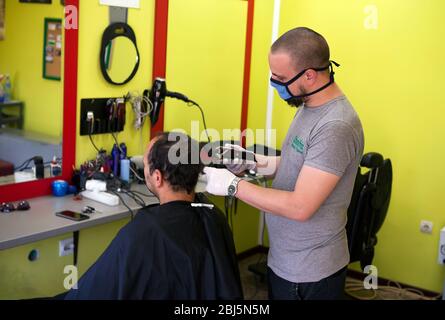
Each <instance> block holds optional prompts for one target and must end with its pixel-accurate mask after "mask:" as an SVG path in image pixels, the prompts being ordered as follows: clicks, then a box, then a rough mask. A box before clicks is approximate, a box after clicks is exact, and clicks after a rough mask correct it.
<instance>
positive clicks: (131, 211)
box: [109, 190, 134, 221]
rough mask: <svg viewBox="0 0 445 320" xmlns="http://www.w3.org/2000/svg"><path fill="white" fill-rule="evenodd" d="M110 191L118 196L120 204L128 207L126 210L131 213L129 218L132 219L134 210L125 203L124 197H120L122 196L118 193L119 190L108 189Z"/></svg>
mask: <svg viewBox="0 0 445 320" xmlns="http://www.w3.org/2000/svg"><path fill="white" fill-rule="evenodd" d="M109 191H110V192H112V193H114V194H115V195H117V196H118V198H119V199H120V200H121V201H122V204H123V205H124V206H125V207H126V208H127V209H128V211H129V212H130V214H131V220H132V221H133V219H134V212H133V210H131V208H130V207H129V206H128V205H127V203H126V202H125V201H124V199H123V198H122V196H121V195H120V194H119V192H116V191H114V190H109Z"/></svg>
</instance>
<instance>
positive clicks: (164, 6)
mask: <svg viewBox="0 0 445 320" xmlns="http://www.w3.org/2000/svg"><path fill="white" fill-rule="evenodd" d="M167 31H168V0H156V3H155V23H154V37H153V38H154V43H153V80H154V79H155V78H156V77H161V78H165V73H166V66H167ZM163 130H164V108H161V110H160V112H159V118H158V121H157V122H156V124H155V125H154V126H153V127H152V128H151V129H150V134H151V137H153V136H154V135H155V134H156V133H157V132H160V131H163Z"/></svg>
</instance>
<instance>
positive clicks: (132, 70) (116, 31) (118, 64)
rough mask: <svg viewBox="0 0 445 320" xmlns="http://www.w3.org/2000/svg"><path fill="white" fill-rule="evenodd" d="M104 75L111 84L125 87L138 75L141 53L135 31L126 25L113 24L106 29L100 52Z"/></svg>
mask: <svg viewBox="0 0 445 320" xmlns="http://www.w3.org/2000/svg"><path fill="white" fill-rule="evenodd" d="M100 66H101V71H102V74H103V76H104V78H105V80H107V81H108V82H109V83H112V84H115V85H123V84H126V83H128V82H129V81H130V80H131V79H133V77H134V76H135V75H136V72H137V70H138V68H139V51H138V47H137V44H136V36H135V34H134V31H133V29H132V28H131V27H130V26H129V25H128V24H125V23H121V22H118V23H113V24H111V25H109V26H108V27H107V29H105V31H104V34H103V36H102V45H101V52H100Z"/></svg>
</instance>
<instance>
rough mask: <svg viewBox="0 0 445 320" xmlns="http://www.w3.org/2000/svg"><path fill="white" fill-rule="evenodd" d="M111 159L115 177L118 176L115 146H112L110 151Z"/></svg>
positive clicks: (117, 150)
mask: <svg viewBox="0 0 445 320" xmlns="http://www.w3.org/2000/svg"><path fill="white" fill-rule="evenodd" d="M111 157H112V158H113V174H114V176H115V177H118V176H119V157H120V155H119V148H118V147H117V144H114V145H113V150H111Z"/></svg>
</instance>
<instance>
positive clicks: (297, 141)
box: [292, 136, 304, 153]
mask: <svg viewBox="0 0 445 320" xmlns="http://www.w3.org/2000/svg"><path fill="white" fill-rule="evenodd" d="M292 148H294V150H295V151H297V152H298V153H303V150H304V143H303V139H301V138H300V137H298V136H295V137H294V139H293V140H292Z"/></svg>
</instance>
